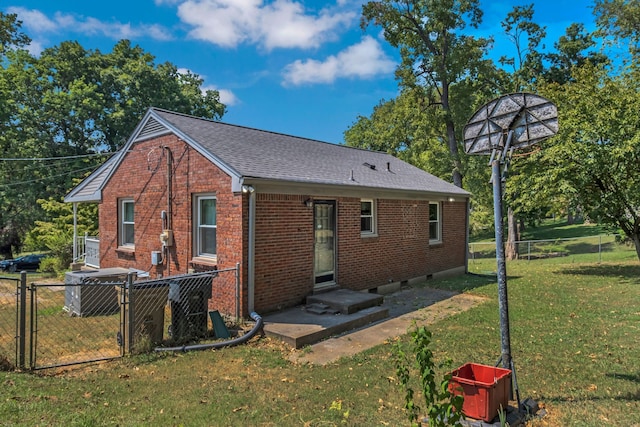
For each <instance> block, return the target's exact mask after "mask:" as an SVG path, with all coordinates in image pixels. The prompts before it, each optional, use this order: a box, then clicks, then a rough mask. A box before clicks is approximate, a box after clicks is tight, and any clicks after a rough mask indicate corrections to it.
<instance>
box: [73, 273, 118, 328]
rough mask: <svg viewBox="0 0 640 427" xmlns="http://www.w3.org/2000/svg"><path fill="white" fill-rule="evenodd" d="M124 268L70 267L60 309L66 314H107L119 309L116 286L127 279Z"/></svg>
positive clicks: (82, 315)
mask: <svg viewBox="0 0 640 427" xmlns="http://www.w3.org/2000/svg"><path fill="white" fill-rule="evenodd" d="M128 273H129V270H128V269H126V268H117V267H116V268H102V269H99V270H80V271H71V272H68V273H66V274H65V276H64V283H65V298H64V309H65V310H66V311H68V312H69V315H70V316H80V317H85V316H109V315H112V314H115V313H118V312H119V311H120V305H119V302H118V294H117V291H116V286H117V285H118V284H123V283H125V282H126V280H127V274H128Z"/></svg>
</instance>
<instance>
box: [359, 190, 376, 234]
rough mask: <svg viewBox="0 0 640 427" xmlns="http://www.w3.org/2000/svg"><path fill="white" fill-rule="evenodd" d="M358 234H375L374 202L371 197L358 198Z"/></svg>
mask: <svg viewBox="0 0 640 427" xmlns="http://www.w3.org/2000/svg"><path fill="white" fill-rule="evenodd" d="M360 234H361V235H363V236H372V235H375V234H376V202H375V200H373V199H361V200H360Z"/></svg>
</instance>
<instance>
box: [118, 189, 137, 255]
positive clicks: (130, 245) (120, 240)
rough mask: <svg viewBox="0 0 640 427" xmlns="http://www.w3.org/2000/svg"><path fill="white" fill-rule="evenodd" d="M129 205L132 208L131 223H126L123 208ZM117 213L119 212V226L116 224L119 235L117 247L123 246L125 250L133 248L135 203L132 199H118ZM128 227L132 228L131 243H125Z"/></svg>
mask: <svg viewBox="0 0 640 427" xmlns="http://www.w3.org/2000/svg"><path fill="white" fill-rule="evenodd" d="M128 204H131V205H132V206H133V221H126V220H125V212H126V209H125V206H126V205H128ZM118 211H119V215H118V220H119V224H118V228H119V235H118V245H119V246H123V247H127V248H133V247H135V230H136V225H135V224H136V222H135V221H136V220H135V218H136V217H135V202H134V200H133V199H132V198H126V199H120V200H119V202H118ZM129 227H133V241H132V242H128V241H127V238H126V236H127V232H126V230H127V229H128V228H129Z"/></svg>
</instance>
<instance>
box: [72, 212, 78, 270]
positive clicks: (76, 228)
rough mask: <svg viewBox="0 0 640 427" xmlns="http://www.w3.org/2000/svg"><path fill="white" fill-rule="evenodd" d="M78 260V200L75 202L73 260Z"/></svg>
mask: <svg viewBox="0 0 640 427" xmlns="http://www.w3.org/2000/svg"><path fill="white" fill-rule="evenodd" d="M76 261H78V202H73V262H76Z"/></svg>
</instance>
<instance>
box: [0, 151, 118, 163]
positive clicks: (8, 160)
mask: <svg viewBox="0 0 640 427" xmlns="http://www.w3.org/2000/svg"><path fill="white" fill-rule="evenodd" d="M112 154H115V153H114V152H108V153H96V154H79V155H76V156H60V157H22V158H19V157H15V158H0V162H36V161H47V160H67V159H80V158H84V157H97V156H107V155H109V156H110V155H112Z"/></svg>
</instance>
